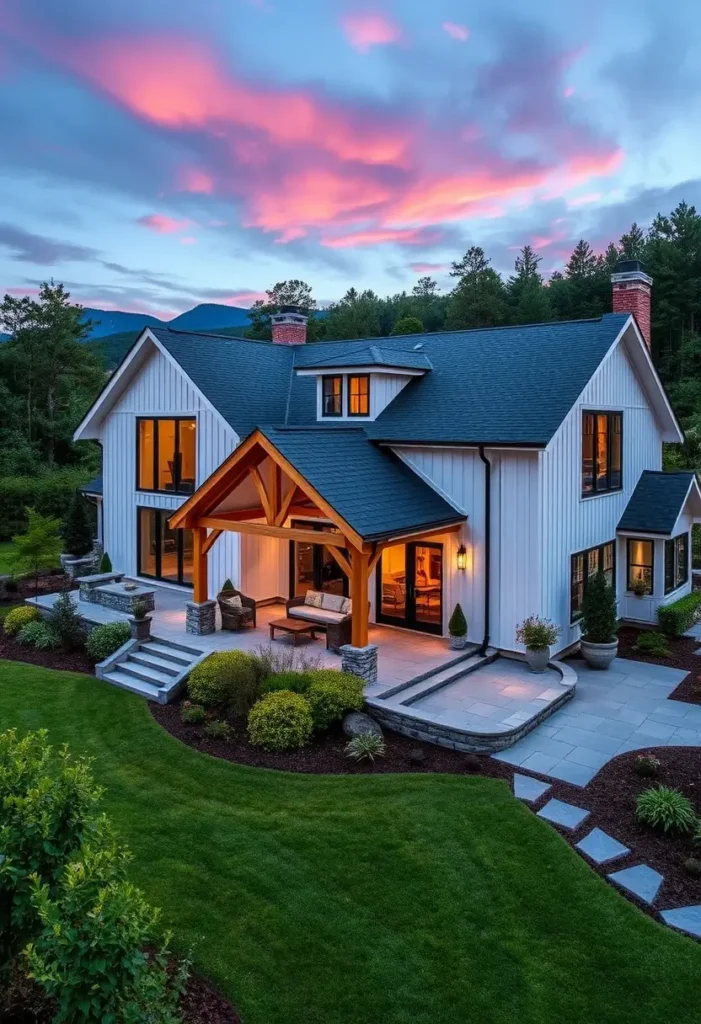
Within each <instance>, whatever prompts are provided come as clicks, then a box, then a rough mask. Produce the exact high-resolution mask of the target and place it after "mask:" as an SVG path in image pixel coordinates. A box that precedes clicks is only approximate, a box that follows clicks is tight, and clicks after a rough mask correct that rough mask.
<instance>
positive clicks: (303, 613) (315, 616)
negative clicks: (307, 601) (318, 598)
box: [290, 604, 343, 622]
mask: <svg viewBox="0 0 701 1024" xmlns="http://www.w3.org/2000/svg"><path fill="white" fill-rule="evenodd" d="M290 618H292V619H309V621H310V622H339V621H340V620H341V619H342V618H343V616H342V615H341V614H340V613H339V612H330V611H329V610H328V609H327V608H309V607H307V605H304V604H297V605H294V606H293V607H292V608H290Z"/></svg>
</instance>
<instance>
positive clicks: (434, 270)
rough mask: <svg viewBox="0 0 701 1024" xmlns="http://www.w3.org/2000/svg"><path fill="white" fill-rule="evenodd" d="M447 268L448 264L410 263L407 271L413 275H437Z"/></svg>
mask: <svg viewBox="0 0 701 1024" xmlns="http://www.w3.org/2000/svg"><path fill="white" fill-rule="evenodd" d="M449 266H450V264H449V263H410V264H409V270H411V271H413V273H414V274H438V273H440V272H441V271H443V270H447V269H448V267H449Z"/></svg>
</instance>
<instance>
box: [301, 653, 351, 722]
mask: <svg viewBox="0 0 701 1024" xmlns="http://www.w3.org/2000/svg"><path fill="white" fill-rule="evenodd" d="M311 677H312V681H311V683H310V685H309V689H308V690H307V692H306V693H305V697H306V699H307V700H308V701H309V706H310V707H311V709H312V718H313V720H314V726H315V727H316V728H317V729H328V727H329V726H330V725H331V723H332V722H337V721H339V720H340V719H341V718H343V716H344V715H345V714H346V712H348V711H360V709H361V708H362V706H363V703H364V700H363V688H364V686H365V680H364V679H362V678H361V677H360V676H355V675H353V674H352V673H351V672H339V671H337V670H336V669H332V668H330V669H317V670H316V671H315V672H312V673H311Z"/></svg>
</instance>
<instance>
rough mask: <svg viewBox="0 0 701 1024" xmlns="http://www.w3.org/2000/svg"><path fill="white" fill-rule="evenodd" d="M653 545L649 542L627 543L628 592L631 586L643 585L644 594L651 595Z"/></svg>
mask: <svg viewBox="0 0 701 1024" xmlns="http://www.w3.org/2000/svg"><path fill="white" fill-rule="evenodd" d="M654 566H655V560H654V544H653V541H651V540H629V541H628V590H631V589H632V586H633V584H638V583H639V582H642V583H644V584H645V587H646V591H645V592H646V593H648V594H652V591H653V586H654V584H653V579H654Z"/></svg>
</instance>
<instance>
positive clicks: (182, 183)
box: [178, 167, 214, 195]
mask: <svg viewBox="0 0 701 1024" xmlns="http://www.w3.org/2000/svg"><path fill="white" fill-rule="evenodd" d="M178 182H179V184H178V188H179V189H180V190H182V191H183V192H195V193H201V194H202V195H211V194H212V192H214V179H213V178H212V176H211V174H207V172H206V171H203V170H202V169H201V168H199V167H183V168H182V169H181V170H180V173H179V175H178Z"/></svg>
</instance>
